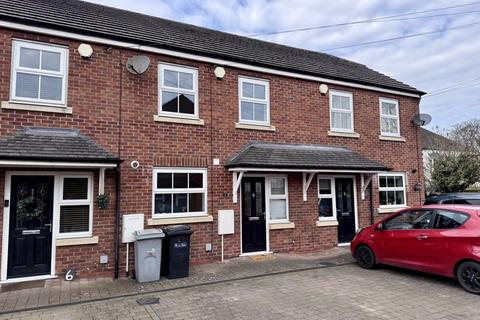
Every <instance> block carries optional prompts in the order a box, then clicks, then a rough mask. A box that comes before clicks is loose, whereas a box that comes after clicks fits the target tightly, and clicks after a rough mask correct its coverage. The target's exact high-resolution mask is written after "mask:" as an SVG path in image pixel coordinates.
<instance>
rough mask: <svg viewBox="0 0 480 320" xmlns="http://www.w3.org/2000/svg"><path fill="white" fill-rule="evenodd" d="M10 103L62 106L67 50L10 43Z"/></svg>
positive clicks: (57, 47) (32, 44)
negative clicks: (11, 45) (11, 46)
mask: <svg viewBox="0 0 480 320" xmlns="http://www.w3.org/2000/svg"><path fill="white" fill-rule="evenodd" d="M12 49H13V56H12V83H11V100H12V101H18V102H27V103H40V104H55V105H65V101H66V87H67V85H66V83H67V60H68V49H67V48H64V47H59V46H56V45H49V44H40V43H36V42H28V41H19V40H14V41H13V48H12Z"/></svg>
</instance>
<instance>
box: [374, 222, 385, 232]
mask: <svg viewBox="0 0 480 320" xmlns="http://www.w3.org/2000/svg"><path fill="white" fill-rule="evenodd" d="M375 230H377V231H383V223H379V224H377V226H376V227H375Z"/></svg>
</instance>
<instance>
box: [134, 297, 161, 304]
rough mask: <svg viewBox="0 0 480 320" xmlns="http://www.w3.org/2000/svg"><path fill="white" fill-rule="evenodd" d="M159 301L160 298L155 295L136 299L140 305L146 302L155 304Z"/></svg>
mask: <svg viewBox="0 0 480 320" xmlns="http://www.w3.org/2000/svg"><path fill="white" fill-rule="evenodd" d="M159 302H160V298H155V297H145V298H140V299H138V300H137V303H138V304H139V305H141V306H144V305H148V304H157V303H159Z"/></svg>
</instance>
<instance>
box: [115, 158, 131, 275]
mask: <svg viewBox="0 0 480 320" xmlns="http://www.w3.org/2000/svg"><path fill="white" fill-rule="evenodd" d="M121 178H122V176H121V171H120V167H117V168H116V170H115V231H114V232H115V236H114V247H115V266H114V268H115V269H114V277H115V279H118V274H119V270H120V212H121V209H120V204H121V202H120V198H121V195H122V192H121ZM127 261H128V259H127Z"/></svg>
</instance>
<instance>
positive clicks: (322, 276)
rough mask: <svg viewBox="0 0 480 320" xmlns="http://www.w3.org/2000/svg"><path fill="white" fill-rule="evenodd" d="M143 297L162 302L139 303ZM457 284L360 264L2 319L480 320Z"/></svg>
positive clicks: (475, 301)
mask: <svg viewBox="0 0 480 320" xmlns="http://www.w3.org/2000/svg"><path fill="white" fill-rule="evenodd" d="M141 297H159V298H160V302H159V303H158V304H152V305H146V306H145V305H143V306H142V305H139V304H138V303H137V302H136V300H137V299H139V298H141ZM479 306H480V296H475V295H471V294H468V293H466V292H464V291H463V290H462V289H461V288H460V287H458V286H457V285H456V283H455V282H454V281H453V280H449V279H445V278H440V277H435V276H429V275H425V274H420V273H416V272H409V271H404V270H400V269H395V268H389V267H383V268H380V269H378V270H374V271H368V270H363V269H360V268H359V267H357V266H356V265H355V264H344V265H339V266H332V267H323V268H319V269H315V270H306V271H293V272H287V273H281V274H276V275H270V276H268V275H267V276H258V277H256V278H248V279H245V280H233V281H227V282H222V283H216V284H210V285H199V286H195V287H191V288H188V289H172V290H170V291H166V292H161V293H156V294H148V295H143V296H142V295H138V296H132V297H128V298H116V299H115V298H114V299H111V300H106V301H98V302H85V303H79V304H75V305H70V306H64V307H47V308H44V309H40V310H36V311H28V312H20V313H11V314H6V315H3V316H1V317H0V319H329V320H330V319H347V320H348V319H355V320H361V319H393V320H394V319H402V320H405V319H422V320H427V319H448V320H455V319H459V320H460V319H461V320H469V319H480V309H479Z"/></svg>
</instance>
